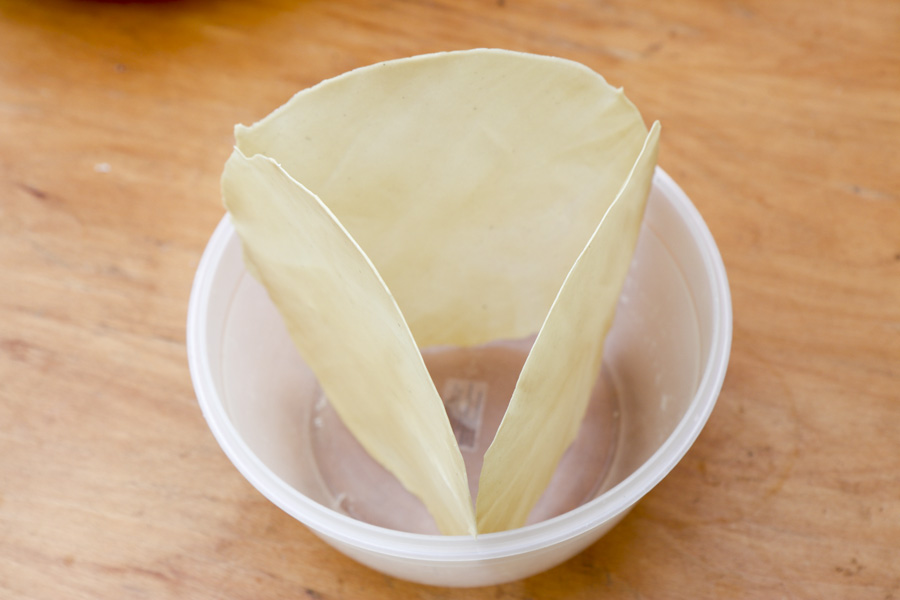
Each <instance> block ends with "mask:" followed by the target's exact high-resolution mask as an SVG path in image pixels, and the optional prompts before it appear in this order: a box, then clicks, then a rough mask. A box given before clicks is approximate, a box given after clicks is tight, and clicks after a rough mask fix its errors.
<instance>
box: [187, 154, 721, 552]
mask: <svg viewBox="0 0 900 600" xmlns="http://www.w3.org/2000/svg"><path fill="white" fill-rule="evenodd" d="M653 186H654V187H656V188H659V189H660V191H661V192H662V193H663V196H664V197H665V198H666V199H667V200H668V201H669V202H670V204H671V205H672V207H673V208H674V209H675V211H676V212H677V213H678V215H679V216H680V217H681V219H682V220H683V221H684V223H685V225H686V226H687V227H688V229H689V231H690V234H691V237H692V239H693V240H694V242H695V243H696V244H697V249H698V251H699V253H700V255H701V257H702V260H703V266H704V269H705V274H706V277H707V279H708V280H709V282H710V291H711V295H712V298H713V303H712V311H713V315H712V329H711V336H712V340H713V343H712V346H711V348H710V351H709V356H708V358H707V360H706V364H705V365H704V366H703V370H702V375H701V378H700V382H699V384H698V386H697V392H696V393H695V395H694V398H693V399H692V400H691V402H690V404H689V405H688V408H687V410H686V411H685V414H684V416H682V418H681V421H679V423H678V425H676V427H675V429H674V430H673V431H672V433H671V434H670V435H669V437H668V438H667V439H666V440H665V442H663V444H662V445H660V447H659V448H657V449H656V451H655V452H654V453H653V454H652V455H651V456H650V458H648V459H647V460H646V461H644V463H643V464H642V465H641V466H640V467H638V468H637V469H636V470H635V471H634V472H633V473H631V474H630V475H629V476H628V477H626V478H625V479H624V480H622V481H621V482H619V483H618V484H617V485H615V486H614V487H612V488H611V489H609V490H607V491H605V492H604V493H603V494H601V495H600V496H598V497H597V498H594V499H593V500H591V501H590V502H587V503H585V504H583V505H581V506H579V507H577V508H575V509H572V510H570V511H568V512H566V513H563V514H561V515H558V516H556V517H553V518H550V519H547V520H545V521H541V522H539V523H534V524H531V525H527V526H525V527H521V528H519V529H513V530H509V531H501V532H496V533H486V534H480V535H478V536H477V537H472V536H445V535H432V534H418V533H409V532H403V531H396V530H393V529H388V528H384V527H380V526H377V525H371V524H369V523H365V522H362V521H358V520H356V519H353V518H352V517H349V516H347V515H344V514H341V513H339V512H337V511H335V510H333V509H330V508H328V507H326V506H324V505H322V504H319V503H318V502H316V501H314V500H312V499H310V498H308V497H307V496H305V495H303V494H302V493H300V492H299V491H298V490H296V489H294V488H293V487H292V486H290V485H289V484H288V483H287V482H285V481H284V480H282V479H281V478H280V477H279V476H278V475H276V474H275V473H274V472H273V471H272V470H271V469H269V468H268V467H267V466H266V465H265V464H264V463H263V462H262V461H261V460H260V459H259V458H258V457H257V456H256V454H255V453H254V452H253V451H252V450H251V449H250V447H249V446H248V445H247V444H246V443H245V442H244V440H243V439H242V438H241V436H240V434H239V433H238V431H237V429H236V428H235V427H234V425H233V424H232V423H231V421H230V419H229V418H228V414H227V412H226V410H225V408H224V405H223V404H222V401H221V399H220V398H219V397H218V394H217V393H216V389H215V384H214V382H213V377H212V371H211V369H210V364H209V359H208V355H207V352H206V350H207V349H206V340H207V323H206V318H205V311H204V308H205V307H206V306H207V305H208V304H209V300H210V296H211V293H212V286H213V283H214V280H215V275H216V272H217V269H218V267H219V264H220V262H221V259H222V256H223V254H224V252H225V249H226V247H227V246H228V245H229V244H230V243H231V240H232V238H233V237H234V236H235V235H236V233H235V230H234V228H233V226H232V224H231V222H230V220H229V217H228V215H227V214H226V215H225V216H223V218H222V219H221V221H220V222H219V224H218V226H217V227H216V229H215V231H214V232H213V234H212V237H211V238H210V240H209V242H208V244H207V246H206V249H205V250H204V252H203V256H202V258H201V259H200V262H199V264H198V266H197V271H196V275H195V278H194V282H193V286H192V288H191V295H190V301H189V304H188V318H187V332H186V333H187V355H188V364H189V367H190V373H191V380H192V382H193V386H194V390H195V392H196V395H197V400H198V403H199V405H200V408H201V410H202V412H203V416H204V418H205V419H206V421H207V424H208V425H209V428H210V430H211V431H212V433H213V435H214V437H215V438H216V440H217V441H218V443H219V446H220V447H221V448H222V450H223V451H224V452H225V454H226V455H227V456H228V458H229V459H230V460H231V462H232V463H233V464H234V465H235V467H237V469H238V471H240V473H241V474H242V475H243V476H244V477H245V478H246V479H247V480H248V481H249V482H250V483H251V484H252V485H253V487H255V488H256V489H257V490H258V491H259V492H260V493H262V494H263V495H264V496H265V497H266V498H268V499H269V500H270V501H271V502H272V503H274V504H275V505H276V506H278V507H279V508H281V509H282V510H283V511H285V512H286V513H288V514H289V515H291V516H292V517H294V518H295V519H297V520H298V521H300V522H301V523H303V524H304V525H306V526H307V527H309V528H310V529H312V530H313V532H315V533H316V534H317V535H320V536H324V537H326V538H328V539H330V540H333V541H335V542H338V543H340V544H343V545H346V546H350V547H355V548H358V549H360V550H364V551H368V552H374V553H377V554H380V555H386V556H393V557H397V558H404V559H414V560H417V561H432V562H440V563H448V562H470V561H472V560H486V559H495V558H503V557H510V556H515V555H520V554H524V553H528V552H532V551H536V550H541V549H546V548H548V547H551V546H554V545H557V544H561V543H563V542H566V541H568V540H570V539H573V538H576V537H578V536H580V535H582V534H585V533H588V532H590V531H591V530H593V529H595V528H596V527H599V526H601V525H603V524H604V523H607V522H609V521H612V520H613V519H614V518H615V517H617V516H619V515H620V514H624V513H625V512H626V511H627V510H628V509H630V508H631V507H632V506H633V505H634V504H635V503H636V502H637V501H638V500H640V499H641V498H642V497H643V496H644V495H645V494H647V492H649V491H650V490H651V489H652V488H653V487H655V486H656V485H657V484H658V483H659V482H660V481H661V480H662V479H663V478H664V477H665V476H666V475H667V474H668V473H669V472H670V471H671V470H672V469H673V468H674V467H675V465H676V464H678V462H679V461H680V460H681V459H682V458H683V457H684V455H685V454H686V453H687V451H688V449H689V448H690V447H691V446H692V445H693V443H694V441H695V440H696V438H697V436H698V435H699V434H700V431H701V430H702V429H703V426H704V425H705V424H706V421H707V420H708V418H709V415H710V414H711V413H712V410H713V408H714V406H715V404H716V400H717V398H718V395H719V392H720V390H721V388H722V384H723V382H724V379H725V371H726V369H727V366H728V360H729V355H730V351H731V339H732V318H733V317H732V306H731V294H730V289H729V286H728V278H727V274H726V272H725V265H724V263H723V261H722V257H721V255H720V253H719V250H718V247H717V246H716V243H715V240H714V239H713V236H712V233H711V232H710V231H709V228H708V227H707V226H706V223H705V222H704V221H703V218H702V217H701V216H700V213H699V212H698V211H697V209H696V207H695V206H694V205H693V204H692V203H691V201H690V199H689V198H688V197H687V195H686V194H685V193H684V191H683V190H682V189H681V188H680V187H679V186H678V184H676V183H675V181H674V180H673V179H672V178H671V177H670V176H669V175H668V174H667V173H666V172H665V171H664V170H663V169H662V168H661V167H657V168H656V172H655V173H654V178H653Z"/></svg>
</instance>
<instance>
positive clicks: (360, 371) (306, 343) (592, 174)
mask: <svg viewBox="0 0 900 600" xmlns="http://www.w3.org/2000/svg"><path fill="white" fill-rule="evenodd" d="M656 135H657V134H656V128H654V132H653V133H651V135H650V137H649V138H648V134H647V129H646V127H645V126H644V124H643V121H642V119H641V116H640V113H639V112H638V111H637V109H636V108H635V107H634V106H633V105H632V104H631V103H630V102H629V101H628V100H627V98H626V97H625V96H624V94H623V93H622V90H621V89H617V88H614V87H612V86H610V85H609V84H607V83H606V82H605V81H604V80H603V78H602V77H600V76H599V75H597V74H596V73H594V72H593V71H591V70H590V69H588V68H587V67H585V66H583V65H580V64H577V63H574V62H571V61H566V60H562V59H557V58H550V57H544V56H536V55H530V54H522V53H516V52H509V51H503V50H472V51H464V52H450V53H440V54H432V55H425V56H418V57H413V58H409V59H403V60H398V61H391V62H387V63H381V64H378V65H372V66H370V67H365V68H362V69H358V70H356V71H351V72H350V73H346V74H344V75H341V76H338V77H336V78H334V79H330V80H327V81H325V82H322V83H321V84H318V85H316V86H314V87H312V88H310V89H307V90H304V91H302V92H300V93H298V94H297V95H296V96H294V97H293V98H292V99H291V100H290V101H289V102H288V103H287V104H285V105H284V106H282V107H281V108H279V109H277V110H276V111H275V112H273V113H272V114H271V115H269V116H268V117H266V118H265V119H263V120H262V121H260V122H258V123H256V124H254V125H252V126H250V127H244V126H238V127H237V128H236V138H237V144H236V148H235V151H234V153H233V155H232V157H231V158H230V159H229V161H228V163H227V164H226V167H225V173H224V175H223V182H222V183H223V185H222V189H223V196H224V199H225V203H226V206H227V208H228V210H229V212H230V213H231V218H232V221H233V223H234V225H235V228H236V229H237V232H238V234H239V236H240V238H241V241H242V244H243V248H244V253H245V262H246V263H247V265H248V269H249V270H250V271H251V273H253V274H254V276H255V277H257V278H258V279H259V280H260V281H261V282H262V283H263V284H264V285H265V287H266V289H267V290H268V293H269V295H270V297H271V298H272V300H273V302H274V304H275V305H276V307H277V308H278V309H279V311H280V313H281V315H282V317H283V318H284V320H285V323H286V325H287V328H288V331H289V332H290V334H291V337H292V340H293V341H294V343H295V344H296V346H297V347H298V349H299V350H300V352H301V354H302V355H303V356H304V358H305V360H306V361H307V362H308V363H309V365H310V367H311V368H312V369H313V371H314V372H315V374H316V376H317V378H318V379H319V382H320V384H321V385H322V388H323V390H324V391H325V394H326V395H327V397H328V399H329V401H330V402H331V403H332V405H333V406H334V407H335V410H336V411H337V412H338V414H339V415H340V417H341V419H342V420H343V421H344V423H345V424H346V425H347V427H348V429H350V431H351V432H352V433H353V434H354V436H355V437H356V438H357V439H358V440H359V441H360V443H361V444H362V445H363V446H364V447H365V448H366V450H367V451H368V452H369V453H370V454H371V455H372V457H373V458H375V460H377V461H378V462H379V463H381V464H382V465H383V466H384V467H385V468H387V469H388V470H389V471H391V472H392V473H394V474H395V475H396V476H397V477H398V479H399V480H400V481H401V482H402V483H403V484H404V485H405V486H406V487H407V488H408V489H409V490H410V491H411V492H412V493H414V494H415V495H417V496H418V497H419V498H420V499H421V500H422V501H423V502H424V503H425V505H426V506H427V508H428V509H429V511H430V512H431V514H432V515H433V516H434V518H435V520H436V522H437V524H438V527H439V529H440V530H441V531H442V532H443V533H445V534H472V533H474V532H475V516H474V510H473V507H472V501H471V498H470V496H469V491H468V488H467V486H466V474H465V466H464V463H463V461H462V457H461V454H460V452H459V448H458V447H457V446H456V442H455V439H454V438H453V432H452V430H451V427H450V424H449V420H448V418H447V415H446V413H445V411H444V408H443V405H442V402H441V399H440V397H439V396H438V394H437V392H436V391H435V389H434V385H433V383H432V382H431V380H430V378H429V376H428V373H427V371H426V370H425V367H424V364H423V362H422V358H421V355H420V353H419V350H418V348H421V347H426V346H434V345H456V346H469V345H477V344H481V343H485V342H488V341H491V340H495V339H515V338H522V337H526V336H529V335H533V334H534V333H535V332H537V331H538V330H539V329H541V327H542V324H543V329H541V331H540V334H539V335H538V342H536V344H535V348H534V349H533V350H532V355H533V356H530V357H529V359H528V362H527V364H526V367H525V370H524V371H523V374H522V378H521V379H520V382H519V386H518V387H517V390H516V393H515V395H514V398H513V401H512V403H511V406H510V414H508V415H507V418H505V419H504V424H503V425H502V426H501V429H500V432H499V433H498V437H497V439H496V440H495V441H494V443H493V445H492V447H491V450H490V454H489V462H488V463H486V466H485V468H486V470H487V471H488V475H485V474H483V475H482V480H481V486H482V488H481V491H480V494H482V495H485V498H489V499H490V500H489V501H487V504H484V503H483V502H481V501H479V514H480V515H481V514H482V513H483V515H486V516H484V517H480V520H482V521H483V522H484V523H485V526H484V527H485V529H482V530H483V531H488V530H491V531H493V530H496V529H502V528H506V527H510V526H517V525H516V524H518V523H520V521H521V519H520V516H521V514H522V513H523V512H524V513H525V514H527V511H528V510H529V509H530V505H531V504H532V503H533V502H532V496H534V490H535V489H537V488H541V489H542V487H543V486H545V485H546V481H544V479H547V480H549V475H547V474H546V473H545V472H544V471H547V470H548V469H549V471H550V472H551V473H552V469H553V467H554V466H555V464H556V461H555V460H546V461H543V462H542V463H541V468H540V470H539V471H540V472H537V471H536V475H535V478H534V482H531V483H525V482H523V481H524V480H525V479H527V477H524V478H523V477H522V475H521V471H522V469H521V468H520V469H507V466H506V465H507V464H508V462H507V461H508V458H506V457H511V456H513V455H514V453H515V450H514V448H515V447H518V444H520V443H521V442H520V441H518V442H516V441H513V442H510V441H507V440H516V431H515V430H516V428H518V427H523V428H524V429H523V430H522V432H521V433H522V435H525V436H530V440H531V441H530V443H531V444H533V445H535V446H544V445H546V446H547V449H548V457H550V456H555V455H557V454H560V453H561V451H562V450H564V449H565V446H567V445H568V443H569V441H570V439H569V438H570V433H571V430H572V428H575V429H576V430H577V424H578V423H580V420H581V418H582V417H581V415H582V414H583V405H584V404H585V402H586V401H587V397H588V395H589V393H590V389H589V388H588V389H587V391H586V392H584V393H582V392H583V391H584V389H583V388H584V382H585V381H587V380H590V381H593V379H594V378H596V375H597V369H598V367H599V361H600V355H599V352H600V349H602V337H603V335H605V327H606V328H608V320H609V319H611V315H612V311H613V310H614V308H615V297H616V296H617V295H618V292H615V294H614V295H611V292H609V293H607V292H604V294H603V295H602V296H600V297H594V298H584V299H579V296H580V295H581V294H582V293H586V294H594V293H595V291H594V290H595V289H596V288H597V283H596V281H595V279H596V278H598V277H599V278H602V277H605V276H607V275H608V276H610V277H613V278H618V277H619V276H620V275H621V277H624V274H623V273H624V272H625V271H627V268H628V264H629V262H630V256H631V252H632V250H633V241H632V237H636V235H637V233H636V232H637V227H638V226H639V223H640V218H639V217H638V218H637V221H636V222H634V220H633V219H627V220H626V221H627V223H626V222H625V221H623V222H622V226H623V227H625V226H626V225H627V227H629V228H631V229H629V231H628V232H624V233H616V232H614V233H613V234H611V235H612V236H613V239H612V240H611V241H610V242H609V243H606V242H603V240H602V238H604V237H605V236H607V235H608V230H609V229H610V227H609V226H603V227H601V228H600V229H597V224H598V223H600V221H601V219H603V217H604V214H606V213H607V209H609V207H610V205H611V203H612V202H613V200H614V199H615V198H616V196H617V194H619V195H620V196H621V197H620V203H621V204H623V205H625V204H628V205H631V204H635V203H637V204H640V207H639V209H627V210H628V211H630V212H634V210H637V214H639V213H640V212H641V211H642V207H643V202H644V201H645V200H646V192H647V190H648V189H649V184H650V179H651V178H652V172H653V169H652V165H651V166H649V167H647V164H649V161H650V158H649V157H650V155H651V154H652V162H654V163H655V143H656ZM651 142H652V144H653V151H652V152H651V151H650V147H649V146H648V145H647V144H650V143H651ZM642 152H643V153H642ZM639 157H640V159H639ZM645 163H646V164H645ZM641 190H643V192H642V193H643V197H640V196H641V193H640V192H641ZM620 192H621V193H620ZM626 197H627V198H626ZM622 210H626V209H622ZM614 213H615V211H613V212H612V213H611V214H614ZM629 214H630V213H629ZM607 219H610V216H609V215H608V216H607ZM595 230H596V231H595ZM632 230H633V231H632ZM592 236H593V237H592ZM589 241H590V243H589ZM586 244H588V246H587V248H586V247H585V245H586ZM610 244H611V245H612V246H611V247H615V248H618V249H617V250H615V252H613V254H611V255H610V257H608V258H600V259H597V258H590V257H592V256H593V255H594V254H596V253H597V252H599V251H597V250H592V248H595V247H597V246H598V245H603V246H604V247H607V246H610ZM620 245H621V248H619V246H620ZM610 251H611V250H610ZM579 257H580V258H579ZM576 259H577V260H578V262H577V263H576ZM579 264H585V265H587V266H583V267H579V266H578V265H579ZM573 265H575V268H574V270H572V273H570V270H571V269H573ZM594 268H597V269H600V271H601V272H598V273H596V274H595V273H593V271H592V269H594ZM582 271H591V272H590V273H586V274H581V272H582ZM594 275H596V277H594ZM564 281H565V282H566V283H565V285H563V282H564ZM617 286H619V287H620V286H621V281H619V280H618V279H615V280H610V282H609V284H608V287H609V289H610V290H611V289H612V288H616V289H618V288H617ZM561 288H562V289H561ZM551 306H553V310H552V311H551ZM548 313H549V315H548ZM581 320H586V321H589V322H590V326H589V328H587V329H586V331H585V332H583V333H582V334H581V335H573V334H572V332H570V331H568V330H569V329H570V328H571V326H572V324H573V323H577V322H579V321H581ZM604 324H605V325H604ZM593 334H596V336H597V339H591V340H588V339H587V338H588V337H590V336H591V335H593ZM585 346H589V347H590V355H589V356H587V355H585V356H582V352H584V348H585ZM555 352H556V353H559V356H555V355H554V353H555ZM570 378H571V379H577V380H578V382H579V383H578V384H577V385H574V384H573V385H563V386H560V385H556V384H557V383H558V382H560V381H567V380H568V379H570ZM543 379H546V380H547V383H546V384H542V385H538V383H539V382H540V381H541V380H543ZM554 382H555V383H554ZM548 386H549V387H552V388H554V390H555V392H554V394H555V395H554V396H552V397H551V396H548V395H547V394H546V393H545V391H546V389H547V388H548ZM548 402H549V403H553V407H554V409H553V411H551V412H552V413H553V415H554V418H557V417H558V418H559V420H560V423H562V422H565V423H567V425H566V426H565V427H562V426H559V427H557V426H555V425H554V426H553V431H554V432H555V433H552V434H551V433H548V431H549V430H547V431H544V432H542V433H541V434H540V435H536V432H535V430H534V426H533V424H529V423H532V422H533V421H535V419H536V418H537V419H540V418H543V417H542V416H541V415H546V414H547V407H546V406H543V405H542V403H548ZM557 429H559V431H558V432H556V430H557ZM567 440H568V441H567ZM508 444H509V448H508V449H507V450H504V446H506V445H508ZM560 447H561V448H562V450H560ZM488 467H490V468H488ZM525 470H526V471H527V470H528V468H527V467H526V469H525ZM507 471H508V472H509V475H505V474H504V473H505V472H507ZM545 475H547V476H546V477H545ZM541 481H543V483H540V482H541ZM507 485H513V486H523V487H522V488H521V492H520V491H519V490H520V488H519V487H512V488H510V490H508V491H504V490H503V488H504V487H505V486H507ZM482 506H485V507H487V508H484V509H483V510H482ZM504 511H505V512H508V515H509V517H508V518H506V517H499V516H498V514H499V513H501V512H504Z"/></svg>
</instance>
